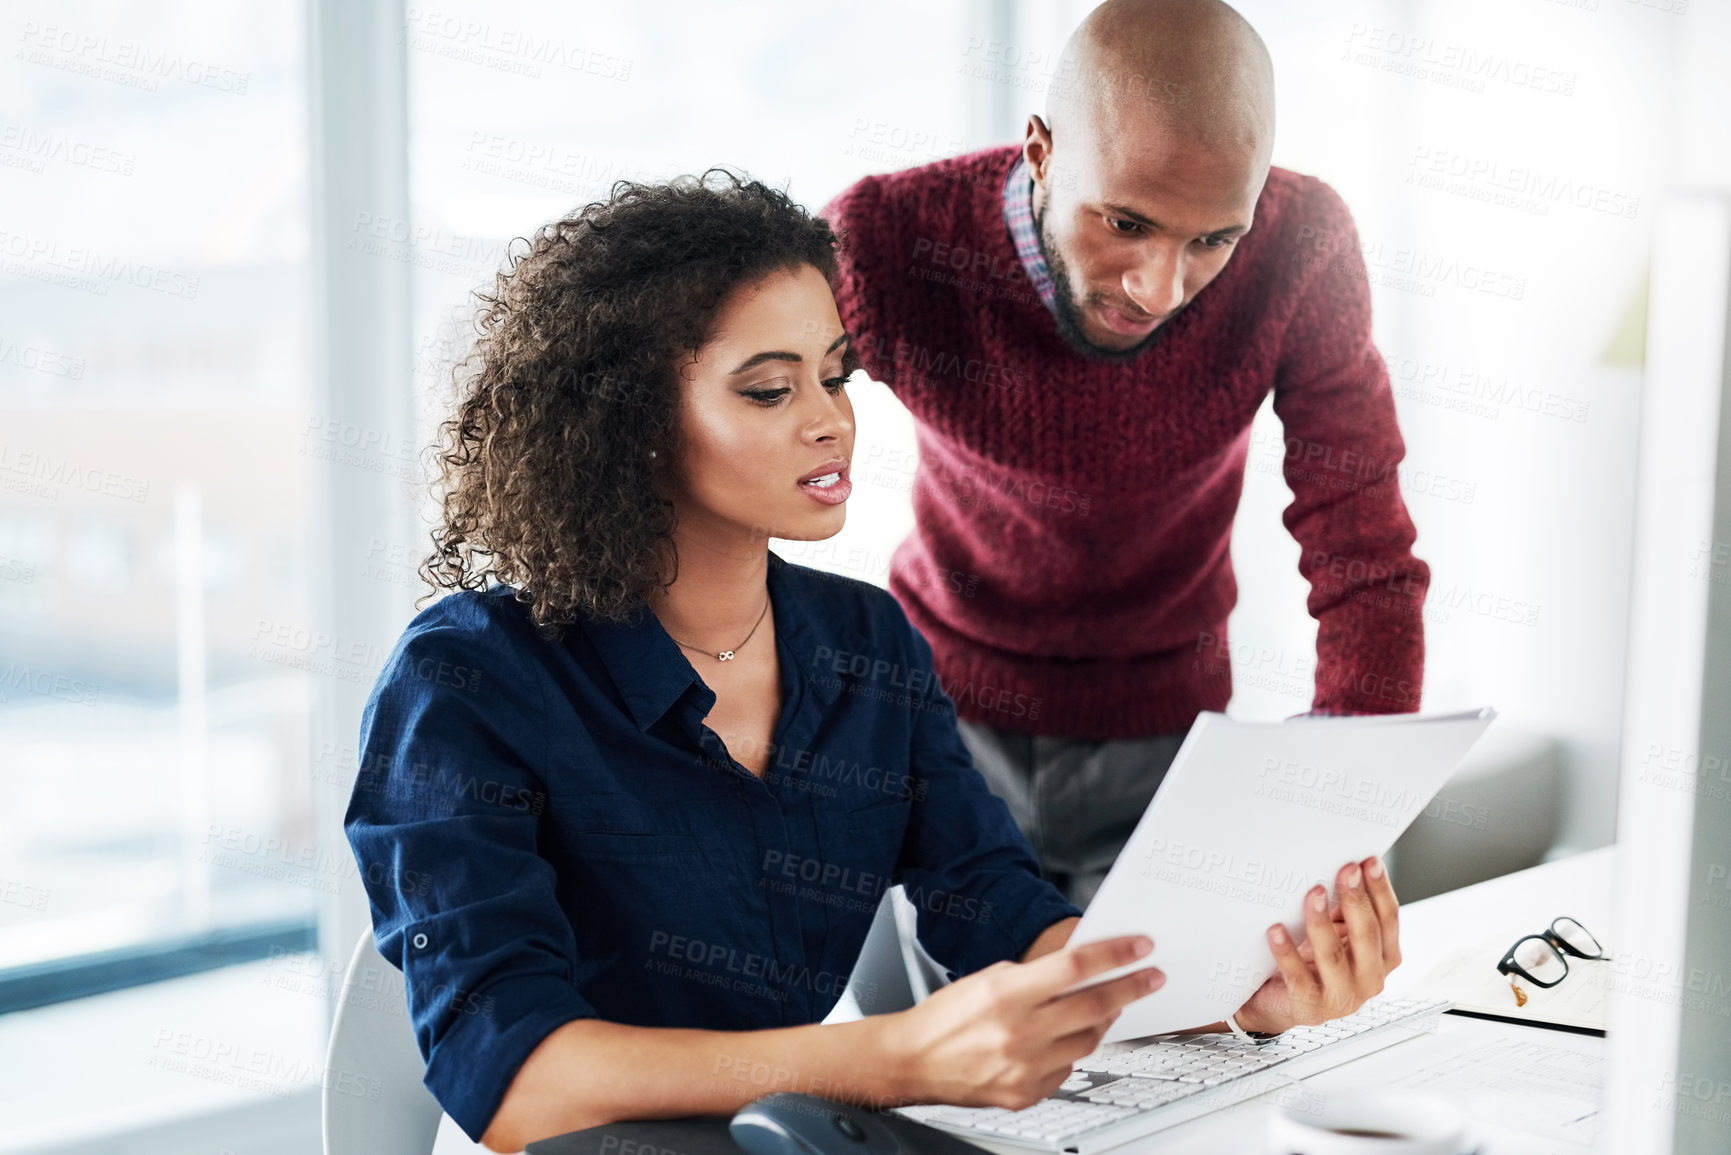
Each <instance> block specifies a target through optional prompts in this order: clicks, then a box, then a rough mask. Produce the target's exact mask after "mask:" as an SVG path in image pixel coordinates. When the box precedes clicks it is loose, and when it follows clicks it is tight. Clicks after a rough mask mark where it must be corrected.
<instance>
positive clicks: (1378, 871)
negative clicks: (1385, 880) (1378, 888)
mask: <svg viewBox="0 0 1731 1155" xmlns="http://www.w3.org/2000/svg"><path fill="white" fill-rule="evenodd" d="M1364 869H1365V873H1367V874H1369V875H1370V876H1371V877H1372V878H1381V877H1382V859H1380V858H1373V859H1371V860H1370V865H1369V866H1367V867H1365V868H1364Z"/></svg>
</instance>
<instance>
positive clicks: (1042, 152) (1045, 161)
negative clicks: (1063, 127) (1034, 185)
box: [1022, 113, 1052, 184]
mask: <svg viewBox="0 0 1731 1155" xmlns="http://www.w3.org/2000/svg"><path fill="white" fill-rule="evenodd" d="M1022 159H1024V160H1026V161H1027V162H1028V169H1029V171H1031V172H1032V173H1033V174H1034V179H1035V180H1037V181H1039V182H1041V183H1042V184H1044V183H1045V180H1046V172H1047V170H1048V169H1050V168H1051V165H1052V130H1051V129H1049V128H1047V127H1046V122H1045V121H1043V120H1041V119H1040V118H1039V117H1038V116H1036V115H1034V114H1032V113H1030V114H1029V115H1028V131H1027V135H1026V136H1025V137H1024V138H1023V140H1022Z"/></svg>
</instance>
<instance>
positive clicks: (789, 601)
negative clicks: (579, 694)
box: [583, 553, 835, 730]
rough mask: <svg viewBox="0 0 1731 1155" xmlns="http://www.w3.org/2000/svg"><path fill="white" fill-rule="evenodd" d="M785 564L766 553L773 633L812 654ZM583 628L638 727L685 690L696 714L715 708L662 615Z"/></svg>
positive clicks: (811, 638) (807, 622) (800, 678)
mask: <svg viewBox="0 0 1731 1155" xmlns="http://www.w3.org/2000/svg"><path fill="white" fill-rule="evenodd" d="M786 569H787V563H786V562H785V561H783V560H782V559H781V558H779V557H777V556H776V555H775V554H774V553H771V554H770V555H769V573H768V579H767V584H768V586H769V596H770V598H771V599H772V600H773V602H774V606H775V631H776V635H777V636H778V638H779V639H780V640H781V641H782V642H783V643H785V644H786V645H787V647H788V648H789V649H790V650H792V652H793V653H794V654H796V655H801V656H803V655H810V654H812V653H814V652H815V649H816V647H817V645H818V639H817V637H816V635H815V634H814V633H813V626H812V620H811V616H810V614H809V613H808V612H807V610H806V607H805V606H804V605H802V604H801V600H800V599H799V598H798V597H796V596H793V595H792V591H790V590H789V589H788V585H787V575H786V573H785V571H786ZM583 632H584V633H585V634H586V635H587V636H588V638H589V641H590V643H591V644H592V645H593V646H594V647H595V652H596V653H597V654H599V655H600V656H601V661H602V664H603V665H605V666H606V667H607V672H608V674H609V675H610V676H611V677H612V679H613V684H614V685H615V686H617V687H618V688H619V693H620V696H622V697H623V698H624V699H625V705H626V708H627V709H628V710H630V711H631V719H632V721H634V722H636V723H637V728H638V729H639V730H647V729H649V727H651V726H653V725H655V723H656V722H658V721H660V720H661V718H662V717H663V716H664V715H665V714H666V713H667V711H668V710H669V709H671V708H672V707H673V705H674V703H676V702H678V701H679V699H680V698H681V697H683V696H684V695H685V694H686V692H687V691H688V690H689V691H690V692H691V694H692V701H693V703H694V704H695V705H696V706H698V707H699V711H698V713H699V716H700V717H701V716H704V715H707V714H708V713H709V711H710V709H711V708H713V707H714V705H715V691H714V690H711V689H710V688H709V687H708V686H706V685H704V684H703V680H702V678H701V677H699V675H698V673H697V670H696V668H695V667H693V666H692V664H691V662H690V660H689V659H688V658H687V657H686V655H685V651H684V650H682V649H681V648H680V646H679V643H677V642H675V641H674V640H673V638H672V637H671V636H670V635H669V634H668V632H667V631H666V630H665V629H663V628H662V625H661V619H659V618H657V617H656V616H655V615H654V614H652V613H650V612H649V611H648V610H647V609H640V610H639V611H638V612H637V614H636V615H635V616H633V617H632V618H631V619H630V620H629V621H624V622H612V621H599V620H588V621H585V622H584V623H583ZM806 673H807V671H806V670H805V669H804V668H803V667H802V668H800V669H799V670H798V671H797V674H796V675H795V677H794V679H793V682H794V684H795V686H796V687H797V686H798V684H799V683H803V682H805V681H806V680H807V679H806ZM785 679H786V675H784V680H785ZM827 688H828V687H826V686H822V685H821V684H820V687H819V693H818V697H819V698H822V699H825V700H828V699H833V697H834V696H835V695H834V694H833V693H824V692H822V691H823V690H826V689H827Z"/></svg>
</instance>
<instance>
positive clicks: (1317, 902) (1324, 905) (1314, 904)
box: [1310, 886, 1328, 914]
mask: <svg viewBox="0 0 1731 1155" xmlns="http://www.w3.org/2000/svg"><path fill="white" fill-rule="evenodd" d="M1310 909H1311V910H1314V911H1316V912H1317V913H1319V914H1320V913H1321V912H1322V911H1324V910H1327V909H1328V898H1327V895H1326V893H1325V892H1324V891H1323V889H1322V887H1320V886H1317V887H1312V888H1311V891H1310Z"/></svg>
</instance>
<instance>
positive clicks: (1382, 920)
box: [1234, 857, 1400, 1033]
mask: <svg viewBox="0 0 1731 1155" xmlns="http://www.w3.org/2000/svg"><path fill="white" fill-rule="evenodd" d="M1335 893H1336V894H1337V895H1338V896H1339V898H1340V902H1339V905H1338V906H1336V907H1335V908H1334V909H1333V911H1330V910H1329V905H1328V892H1327V891H1326V890H1324V889H1323V887H1322V886H1320V885H1318V886H1314V887H1312V888H1311V890H1310V893H1309V894H1307V895H1305V899H1304V926H1305V935H1306V937H1305V941H1304V942H1302V943H1300V944H1298V945H1296V946H1295V945H1293V942H1292V936H1291V935H1289V934H1287V933H1286V928H1285V927H1283V926H1281V925H1280V924H1279V923H1276V924H1275V925H1273V926H1271V927H1269V928H1268V949H1269V950H1271V951H1273V952H1274V961H1275V963H1276V964H1277V965H1278V966H1279V968H1280V972H1279V973H1278V974H1276V975H1275V976H1274V977H1273V978H1271V979H1269V980H1268V981H1267V982H1265V983H1263V984H1262V986H1261V988H1260V989H1259V990H1257V992H1256V993H1255V994H1254V995H1251V996H1250V1000H1249V1001H1248V1002H1246V1003H1245V1004H1244V1005H1243V1006H1242V1007H1240V1008H1239V1009H1238V1011H1237V1013H1236V1015H1235V1016H1234V1017H1235V1018H1236V1019H1237V1020H1238V1025H1239V1026H1241V1027H1243V1028H1244V1029H1245V1030H1247V1031H1264V1032H1270V1033H1278V1032H1280V1031H1284V1030H1286V1029H1287V1028H1288V1027H1296V1026H1309V1025H1314V1024H1316V1023H1322V1022H1326V1021H1328V1020H1329V1019H1337V1018H1340V1017H1341V1016H1342V1015H1350V1014H1351V1013H1352V1012H1354V1011H1356V1010H1358V1008H1359V1007H1361V1006H1363V1005H1364V1003H1365V1000H1367V999H1370V998H1373V997H1374V996H1376V995H1379V994H1381V993H1382V984H1383V980H1384V979H1385V978H1387V977H1388V973H1389V972H1390V971H1392V970H1393V969H1394V968H1395V967H1397V966H1399V965H1400V904H1399V903H1398V902H1397V901H1396V900H1395V897H1394V887H1393V886H1392V885H1390V883H1389V880H1388V871H1387V870H1386V869H1384V867H1383V864H1382V860H1381V859H1379V858H1375V857H1371V858H1367V859H1365V860H1364V861H1363V862H1349V863H1347V864H1346V865H1345V866H1343V867H1341V869H1340V873H1339V875H1337V876H1336V878H1335Z"/></svg>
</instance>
